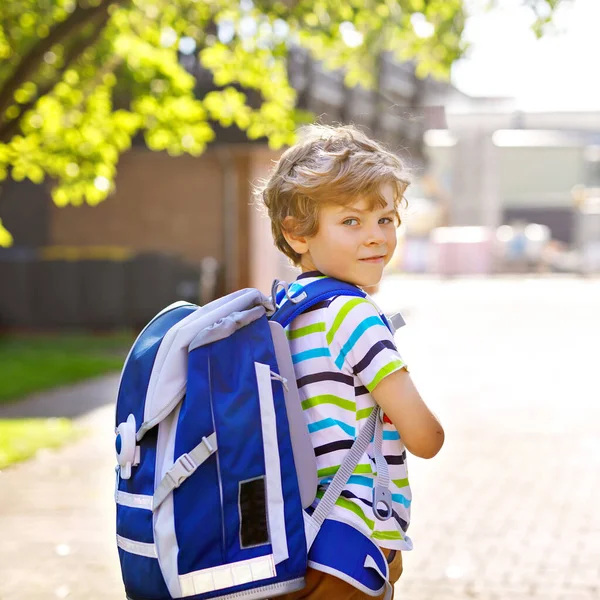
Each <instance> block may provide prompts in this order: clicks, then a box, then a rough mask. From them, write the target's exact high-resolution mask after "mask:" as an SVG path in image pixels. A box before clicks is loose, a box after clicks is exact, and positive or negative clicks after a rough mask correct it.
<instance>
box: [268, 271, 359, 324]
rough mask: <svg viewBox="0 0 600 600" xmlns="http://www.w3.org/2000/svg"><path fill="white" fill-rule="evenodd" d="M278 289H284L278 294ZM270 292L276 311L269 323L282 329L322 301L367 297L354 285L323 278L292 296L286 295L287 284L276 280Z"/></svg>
mask: <svg viewBox="0 0 600 600" xmlns="http://www.w3.org/2000/svg"><path fill="white" fill-rule="evenodd" d="M279 287H283V288H284V289H283V290H281V291H279V293H278V292H277V290H278V288H279ZM272 290H273V292H272V293H273V295H272V300H273V302H274V304H275V307H276V310H275V313H274V314H273V315H272V316H271V321H276V322H277V323H279V324H280V325H281V326H282V327H287V326H288V325H289V324H290V323H291V322H292V321H293V320H294V319H295V318H296V317H297V316H298V315H301V314H302V313H303V312H304V311H305V310H307V309H309V308H310V307H311V306H314V305H315V304H317V303H318V302H322V301H323V300H329V298H333V297H334V296H357V297H359V298H365V297H366V296H367V294H366V292H363V291H362V290H361V289H360V288H358V287H356V286H355V285H352V284H351V283H346V282H345V281H340V280H338V279H333V278H332V277H324V278H323V279H319V280H317V281H313V282H312V283H309V284H308V285H307V286H305V287H303V288H302V289H301V290H299V291H298V292H296V293H295V294H292V295H290V294H289V293H288V286H287V283H285V282H282V281H279V280H278V279H276V280H275V281H274V282H273V288H272ZM285 296H287V298H288V301H287V302H285V303H284V304H283V305H282V306H279V304H280V303H281V302H282V301H283V298H284V297H285Z"/></svg>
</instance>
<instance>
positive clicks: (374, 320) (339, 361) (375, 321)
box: [335, 316, 385, 369]
mask: <svg viewBox="0 0 600 600" xmlns="http://www.w3.org/2000/svg"><path fill="white" fill-rule="evenodd" d="M376 325H381V326H383V327H385V325H384V323H383V321H382V320H381V317H376V316H372V317H367V318H366V319H364V320H363V321H362V322H361V323H360V324H359V325H358V327H357V328H356V329H355V330H354V331H353V332H352V335H351V336H350V337H349V338H348V341H347V342H346V343H345V344H344V347H343V348H342V351H341V352H340V355H339V356H338V357H337V358H336V359H335V366H336V367H337V368H338V369H341V368H342V366H343V365H344V359H345V358H346V355H347V354H348V352H350V350H352V348H354V344H356V342H357V341H358V340H359V338H360V336H361V335H362V334H363V333H364V332H365V331H366V330H367V329H369V327H375V326H376Z"/></svg>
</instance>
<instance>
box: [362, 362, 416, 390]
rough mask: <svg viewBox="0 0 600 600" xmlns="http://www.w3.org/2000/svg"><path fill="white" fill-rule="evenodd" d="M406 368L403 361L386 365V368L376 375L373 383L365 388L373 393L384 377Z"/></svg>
mask: <svg viewBox="0 0 600 600" xmlns="http://www.w3.org/2000/svg"><path fill="white" fill-rule="evenodd" d="M405 366H406V364H405V363H404V361H402V360H394V361H392V362H391V363H388V364H387V365H385V367H382V368H381V369H379V371H378V372H377V375H375V377H374V378H373V381H371V383H369V384H367V385H366V386H365V387H366V388H367V389H368V390H369V392H372V391H373V390H374V389H375V388H376V387H377V385H378V384H379V382H380V381H381V380H382V379H383V378H384V377H386V376H387V375H389V374H390V373H393V372H394V371H397V370H398V369H401V368H402V367H405Z"/></svg>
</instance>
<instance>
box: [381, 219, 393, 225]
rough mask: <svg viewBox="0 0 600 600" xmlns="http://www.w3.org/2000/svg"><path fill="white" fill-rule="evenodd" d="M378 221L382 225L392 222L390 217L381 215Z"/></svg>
mask: <svg viewBox="0 0 600 600" xmlns="http://www.w3.org/2000/svg"><path fill="white" fill-rule="evenodd" d="M379 222H380V223H381V224H382V225H387V224H388V223H391V222H392V219H390V218H389V217H382V218H381V219H379Z"/></svg>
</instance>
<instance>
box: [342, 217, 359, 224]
mask: <svg viewBox="0 0 600 600" xmlns="http://www.w3.org/2000/svg"><path fill="white" fill-rule="evenodd" d="M342 225H358V219H355V218H354V217H353V218H351V219H346V220H345V221H344V222H343V223H342Z"/></svg>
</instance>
